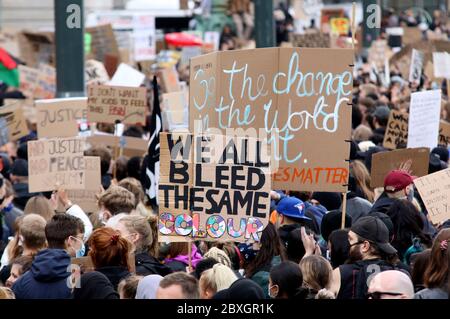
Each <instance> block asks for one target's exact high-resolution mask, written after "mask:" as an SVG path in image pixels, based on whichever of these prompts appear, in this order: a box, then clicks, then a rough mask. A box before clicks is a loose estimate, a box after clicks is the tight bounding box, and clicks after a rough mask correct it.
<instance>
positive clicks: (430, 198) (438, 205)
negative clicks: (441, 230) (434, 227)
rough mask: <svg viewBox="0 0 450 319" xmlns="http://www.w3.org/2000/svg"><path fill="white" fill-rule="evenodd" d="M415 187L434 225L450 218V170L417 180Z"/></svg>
mask: <svg viewBox="0 0 450 319" xmlns="http://www.w3.org/2000/svg"><path fill="white" fill-rule="evenodd" d="M414 185H415V186H416V188H417V190H418V191H419V194H420V197H422V200H423V203H424V204H425V207H426V208H427V211H428V214H429V216H430V218H431V221H432V222H433V223H435V224H438V223H440V222H443V221H446V220H448V219H449V218H450V204H449V201H450V169H445V170H442V171H439V172H436V173H433V174H430V175H426V176H423V177H420V178H416V179H415V180H414Z"/></svg>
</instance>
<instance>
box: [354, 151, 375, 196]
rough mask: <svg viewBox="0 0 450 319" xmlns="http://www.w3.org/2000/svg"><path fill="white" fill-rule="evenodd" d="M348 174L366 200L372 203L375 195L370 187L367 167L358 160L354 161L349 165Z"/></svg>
mask: <svg viewBox="0 0 450 319" xmlns="http://www.w3.org/2000/svg"><path fill="white" fill-rule="evenodd" d="M350 172H351V174H352V175H353V177H354V178H355V181H356V185H357V186H358V187H359V188H361V190H362V191H363V193H364V195H365V196H366V198H367V200H368V201H369V202H371V203H373V201H374V196H375V194H374V191H373V189H372V187H371V186H370V174H369V171H368V170H367V167H366V166H365V165H364V163H363V162H361V161H360V160H354V161H353V162H352V163H351V164H350Z"/></svg>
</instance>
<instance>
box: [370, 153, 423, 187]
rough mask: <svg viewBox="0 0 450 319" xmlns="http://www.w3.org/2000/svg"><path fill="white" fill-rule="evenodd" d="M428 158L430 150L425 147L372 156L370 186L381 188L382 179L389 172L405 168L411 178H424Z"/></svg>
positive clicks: (382, 184)
mask: <svg viewBox="0 0 450 319" xmlns="http://www.w3.org/2000/svg"><path fill="white" fill-rule="evenodd" d="M429 156H430V150H429V149H427V148H425V147H421V148H411V149H401V150H394V151H389V152H380V153H375V154H373V155H372V168H371V171H370V178H371V182H370V186H372V187H373V188H376V187H383V186H384V178H385V177H386V175H387V174H388V173H389V172H390V171H392V170H395V169H401V168H405V167H406V168H409V170H410V171H411V175H413V176H425V175H426V174H428V161H429Z"/></svg>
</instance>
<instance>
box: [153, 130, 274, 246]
mask: <svg viewBox="0 0 450 319" xmlns="http://www.w3.org/2000/svg"><path fill="white" fill-rule="evenodd" d="M160 143H161V144H160V146H161V157H160V159H161V161H160V163H161V169H160V180H159V193H158V200H159V235H160V237H161V236H170V237H166V239H167V238H169V239H168V240H173V241H176V240H186V238H188V237H190V238H193V239H194V240H195V239H202V240H218V239H221V240H232V241H239V242H243V241H260V238H261V232H262V230H263V229H264V228H265V226H266V225H267V223H268V222H269V206H270V196H269V194H270V189H271V182H270V157H269V154H268V152H267V145H265V144H264V143H262V142H261V141H258V140H256V139H253V138H248V137H232V136H224V135H192V134H185V133H183V134H179V135H175V134H168V133H161V135H160ZM177 237H178V238H177ZM162 241H164V240H162Z"/></svg>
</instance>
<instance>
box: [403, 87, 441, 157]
mask: <svg viewBox="0 0 450 319" xmlns="http://www.w3.org/2000/svg"><path fill="white" fill-rule="evenodd" d="M440 113H441V90H433V91H424V92H415V93H412V94H411V104H410V107H409V122H408V148H414V147H428V148H430V149H433V148H434V147H436V146H437V138H438V136H439V119H440Z"/></svg>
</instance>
